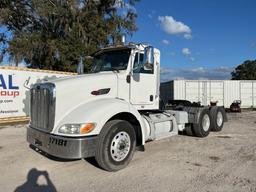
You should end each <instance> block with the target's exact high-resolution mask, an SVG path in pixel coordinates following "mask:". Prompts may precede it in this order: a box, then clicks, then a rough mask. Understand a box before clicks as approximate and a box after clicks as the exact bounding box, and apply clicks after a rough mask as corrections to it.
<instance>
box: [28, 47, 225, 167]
mask: <svg viewBox="0 0 256 192" xmlns="http://www.w3.org/2000/svg"><path fill="white" fill-rule="evenodd" d="M92 57H93V61H92V67H91V72H90V73H88V74H83V75H77V76H74V77H65V78H60V79H56V80H52V81H48V82H45V83H39V84H34V85H33V86H32V87H31V91H30V93H31V94H30V100H31V110H30V111H31V121H30V123H29V125H28V128H27V141H28V142H29V143H30V145H32V146H34V147H35V148H37V149H39V150H42V151H44V152H46V153H48V154H50V155H52V156H55V157H59V158H65V159H79V158H87V157H92V156H94V157H95V159H96V161H97V162H98V164H99V166H100V167H102V168H103V169H105V170H107V171H117V170H120V169H122V168H124V167H126V166H127V165H128V164H129V162H130V160H131V159H132V156H133V154H134V151H135V149H142V150H144V145H145V142H147V141H153V140H156V139H162V138H166V137H170V136H173V135H177V134H178V132H181V131H187V133H188V134H189V135H194V136H199V137H206V136H207V135H208V134H209V132H210V131H211V130H212V131H220V130H221V129H222V127H223V124H224V122H225V121H226V120H227V118H226V114H225V111H224V108H223V107H217V106H215V107H208V106H183V107H182V108H181V109H180V108H179V109H177V108H174V107H171V106H168V105H166V106H164V107H161V109H160V105H159V103H160V97H161V96H160V51H159V50H158V49H156V48H154V47H152V46H149V45H145V44H129V45H118V46H110V47H106V48H102V49H100V50H99V51H97V52H96V53H94V54H93V55H92Z"/></svg>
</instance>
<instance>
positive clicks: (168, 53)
mask: <svg viewBox="0 0 256 192" xmlns="http://www.w3.org/2000/svg"><path fill="white" fill-rule="evenodd" d="M167 55H171V56H175V55H176V53H175V52H173V51H170V52H167Z"/></svg>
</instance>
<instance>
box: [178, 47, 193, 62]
mask: <svg viewBox="0 0 256 192" xmlns="http://www.w3.org/2000/svg"><path fill="white" fill-rule="evenodd" d="M181 52H182V54H183V55H184V56H186V57H188V58H189V60H190V61H195V60H196V59H195V58H194V57H193V56H192V53H191V51H190V50H189V48H183V49H182V51H181Z"/></svg>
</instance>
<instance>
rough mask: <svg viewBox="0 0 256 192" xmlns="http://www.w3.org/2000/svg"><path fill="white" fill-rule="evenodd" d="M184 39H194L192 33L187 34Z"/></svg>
mask: <svg viewBox="0 0 256 192" xmlns="http://www.w3.org/2000/svg"><path fill="white" fill-rule="evenodd" d="M184 38H185V39H187V40H190V39H192V38H193V37H192V35H191V34H190V33H186V34H185V35H184Z"/></svg>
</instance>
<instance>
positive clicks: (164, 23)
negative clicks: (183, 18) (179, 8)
mask: <svg viewBox="0 0 256 192" xmlns="http://www.w3.org/2000/svg"><path fill="white" fill-rule="evenodd" d="M158 20H159V21H160V24H161V27H162V29H163V30H164V31H165V32H166V33H168V34H170V35H177V34H183V33H187V34H190V33H191V29H190V27H189V26H187V25H185V24H184V23H182V22H180V21H176V20H175V19H174V18H173V17H172V16H159V17H158Z"/></svg>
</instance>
